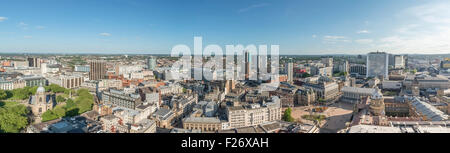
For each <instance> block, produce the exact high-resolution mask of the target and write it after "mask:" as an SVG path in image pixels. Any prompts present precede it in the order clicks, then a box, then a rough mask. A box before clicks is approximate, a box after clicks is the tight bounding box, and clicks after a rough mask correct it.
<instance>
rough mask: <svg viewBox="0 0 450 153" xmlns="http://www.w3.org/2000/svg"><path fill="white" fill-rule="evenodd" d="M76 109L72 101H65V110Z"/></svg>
mask: <svg viewBox="0 0 450 153" xmlns="http://www.w3.org/2000/svg"><path fill="white" fill-rule="evenodd" d="M75 107H77V105H76V104H75V102H74V101H73V100H72V99H70V98H69V99H67V101H66V109H71V108H75Z"/></svg>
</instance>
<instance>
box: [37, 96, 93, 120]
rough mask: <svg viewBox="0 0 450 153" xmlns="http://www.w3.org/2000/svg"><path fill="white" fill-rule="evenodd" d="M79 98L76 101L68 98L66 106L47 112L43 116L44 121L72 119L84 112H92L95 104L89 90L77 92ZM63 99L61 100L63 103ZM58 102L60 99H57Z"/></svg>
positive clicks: (59, 106)
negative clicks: (62, 118) (63, 118)
mask: <svg viewBox="0 0 450 153" xmlns="http://www.w3.org/2000/svg"><path fill="white" fill-rule="evenodd" d="M76 95H77V97H76V98H75V100H72V99H70V98H68V99H67V100H66V101H65V102H66V104H65V105H58V106H56V107H55V108H53V109H52V110H48V111H46V112H45V113H44V114H42V121H43V122H45V121H50V120H54V119H58V118H61V117H72V116H77V115H80V114H82V113H84V112H87V111H90V110H92V105H93V104H94V96H93V95H92V94H90V93H89V91H88V90H87V89H79V90H78V91H77V92H76ZM62 99H63V97H61V98H60V99H59V100H60V102H63V101H64V100H65V99H64V100H62ZM56 101H58V97H57V98H56Z"/></svg>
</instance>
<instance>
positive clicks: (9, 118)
mask: <svg viewBox="0 0 450 153" xmlns="http://www.w3.org/2000/svg"><path fill="white" fill-rule="evenodd" d="M28 112H29V110H28V109H27V108H26V107H25V106H24V105H14V106H8V107H0V133H18V132H20V130H22V129H23V128H25V127H26V126H27V125H28V118H27V114H28Z"/></svg>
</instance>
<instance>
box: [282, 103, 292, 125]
mask: <svg viewBox="0 0 450 153" xmlns="http://www.w3.org/2000/svg"><path fill="white" fill-rule="evenodd" d="M291 113H292V109H291V108H290V107H289V108H287V109H286V110H285V111H284V114H283V120H284V121H287V122H294V118H293V117H292V114H291Z"/></svg>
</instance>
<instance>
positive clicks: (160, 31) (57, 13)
mask: <svg viewBox="0 0 450 153" xmlns="http://www.w3.org/2000/svg"><path fill="white" fill-rule="evenodd" d="M194 36H202V37H203V44H204V45H207V44H218V45H221V46H222V47H223V48H224V49H225V47H224V45H228V44H234V45H235V44H243V45H249V44H256V45H259V44H268V45H280V53H281V54H342V53H344V54H363V53H367V52H370V51H376V50H380V51H386V52H390V53H450V38H449V37H450V2H448V1H439V0H395V1H392V0H39V1H35V0H2V1H1V2H0V52H19V53H22V52H30V53H37V52H43V53H94V52H95V53H148V54H169V53H170V50H171V48H172V47H173V46H175V45H177V44H186V45H188V46H192V44H193V37H194Z"/></svg>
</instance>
